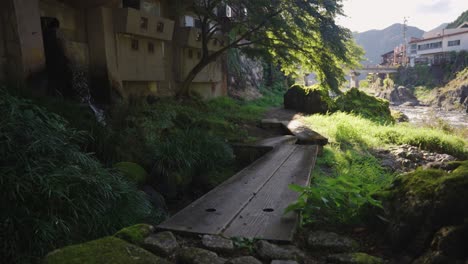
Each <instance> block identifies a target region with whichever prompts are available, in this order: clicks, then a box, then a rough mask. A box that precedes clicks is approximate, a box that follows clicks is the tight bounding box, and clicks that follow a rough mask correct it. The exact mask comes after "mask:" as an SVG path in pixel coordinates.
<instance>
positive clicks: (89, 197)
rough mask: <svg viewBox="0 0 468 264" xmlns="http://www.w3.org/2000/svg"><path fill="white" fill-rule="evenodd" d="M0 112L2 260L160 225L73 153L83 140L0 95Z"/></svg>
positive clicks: (120, 182) (132, 190)
mask: <svg viewBox="0 0 468 264" xmlns="http://www.w3.org/2000/svg"><path fill="white" fill-rule="evenodd" d="M0 111H1V112H2V113H3V117H2V119H1V121H0V156H1V157H2V159H1V160H0V182H1V184H0V188H1V190H0V193H1V200H2V201H7V202H4V203H2V207H1V218H0V219H1V223H0V225H1V227H2V228H1V231H0V232H1V237H2V243H1V246H0V253H1V255H2V256H3V257H4V259H3V260H5V258H6V260H8V259H11V262H15V261H20V262H28V261H31V260H32V259H34V257H38V256H41V255H42V254H44V253H46V252H47V251H49V250H50V249H52V248H56V247H59V246H63V245H66V244H69V243H73V242H79V241H82V240H89V239H93V238H96V237H99V236H103V235H107V234H112V233H114V232H115V231H116V230H118V229H120V228H122V227H124V226H128V225H132V224H135V223H138V222H140V221H151V222H153V221H154V222H156V221H158V219H160V218H158V215H157V214H156V212H154V211H153V209H152V207H151V204H150V203H149V201H147V200H146V197H145V195H144V193H142V192H140V191H138V190H137V189H136V187H135V186H134V185H133V184H132V183H130V182H128V181H127V179H125V177H123V176H121V175H120V174H118V173H115V172H114V171H112V170H108V169H105V168H104V167H103V166H102V165H101V164H100V163H99V162H98V161H97V160H96V159H95V158H94V157H93V156H91V155H90V154H87V153H84V152H82V151H81V150H80V147H79V144H80V143H82V142H84V141H85V139H86V134H85V133H83V132H80V131H77V130H75V129H72V128H71V127H70V126H69V125H68V124H67V122H66V121H65V120H64V119H62V118H61V117H59V116H57V115H55V114H52V113H50V112H47V111H46V110H44V109H43V108H40V107H37V106H35V105H34V104H32V103H31V102H29V101H26V100H21V99H18V98H16V97H13V96H11V95H9V94H8V93H6V92H5V91H4V90H0ZM7 262H8V261H7Z"/></svg>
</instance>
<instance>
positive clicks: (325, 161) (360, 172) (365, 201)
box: [290, 112, 468, 224]
mask: <svg viewBox="0 0 468 264" xmlns="http://www.w3.org/2000/svg"><path fill="white" fill-rule="evenodd" d="M303 121H304V122H305V124H306V125H308V126H309V127H311V128H312V129H313V130H315V131H317V132H319V133H320V134H322V135H324V136H325V137H328V139H329V141H330V144H329V145H328V146H326V147H325V149H324V155H323V156H321V157H318V159H317V164H316V166H315V169H314V171H313V174H312V177H313V179H312V185H311V186H310V187H307V188H300V187H298V186H296V187H295V190H297V191H300V192H301V193H302V195H301V197H300V198H299V199H298V201H297V202H296V203H295V204H293V205H291V207H290V208H291V209H299V210H301V211H302V216H303V223H305V224H308V223H316V222H325V223H327V224H330V223H332V224H354V223H359V222H361V221H363V218H365V217H366V215H365V214H363V213H362V212H363V209H364V208H366V206H367V205H369V204H371V205H373V206H380V202H379V201H377V200H375V199H374V198H373V196H372V195H373V194H374V193H376V192H379V191H380V190H383V189H385V188H386V187H388V186H389V185H390V184H391V182H392V181H393V179H394V177H395V173H394V172H392V171H390V170H388V169H386V168H384V167H382V165H381V164H380V161H379V160H378V159H377V158H376V157H374V155H373V154H372V153H373V151H372V150H373V149H377V148H384V149H385V148H389V147H390V146H394V145H401V144H409V145H413V146H416V147H419V148H421V149H425V150H428V151H433V152H439V153H447V154H451V155H454V156H457V157H458V158H459V159H466V158H467V156H468V149H467V146H468V142H467V141H466V140H465V139H463V138H461V137H459V136H457V135H455V134H452V133H451V132H450V131H444V130H441V129H437V128H419V127H414V126H412V125H410V124H389V125H380V124H378V123H375V122H372V121H369V120H367V119H364V118H362V117H359V116H356V115H353V114H347V113H341V112H338V113H334V114H331V115H312V116H306V117H303Z"/></svg>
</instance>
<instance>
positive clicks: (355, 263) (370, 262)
mask: <svg viewBox="0 0 468 264" xmlns="http://www.w3.org/2000/svg"><path fill="white" fill-rule="evenodd" d="M327 263H336V264H383V263H384V261H383V259H381V258H378V257H374V256H371V255H368V254H366V253H360V252H358V253H343V254H334V255H330V256H328V257H327Z"/></svg>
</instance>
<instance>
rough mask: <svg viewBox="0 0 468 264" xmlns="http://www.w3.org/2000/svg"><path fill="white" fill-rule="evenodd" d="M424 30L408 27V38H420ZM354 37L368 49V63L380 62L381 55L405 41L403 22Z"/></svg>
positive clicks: (357, 34) (356, 34) (355, 34)
mask: <svg viewBox="0 0 468 264" xmlns="http://www.w3.org/2000/svg"><path fill="white" fill-rule="evenodd" d="M423 34H424V31H423V30H421V29H419V28H417V27H411V26H409V27H408V32H407V38H408V40H409V39H411V37H416V38H420V37H422V35H423ZM354 38H355V39H356V42H357V44H359V45H361V46H362V47H363V48H364V50H365V51H366V55H365V57H366V58H367V61H365V62H364V64H365V65H367V64H372V65H375V64H379V63H380V60H381V57H380V55H382V54H384V53H386V52H388V51H391V50H393V48H395V47H396V46H398V45H400V44H402V43H403V42H404V41H403V24H400V23H396V24H393V25H391V26H389V27H387V28H385V29H382V30H375V29H373V30H369V31H365V32H362V33H354Z"/></svg>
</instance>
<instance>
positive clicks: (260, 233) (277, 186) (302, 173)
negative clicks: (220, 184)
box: [223, 146, 318, 241]
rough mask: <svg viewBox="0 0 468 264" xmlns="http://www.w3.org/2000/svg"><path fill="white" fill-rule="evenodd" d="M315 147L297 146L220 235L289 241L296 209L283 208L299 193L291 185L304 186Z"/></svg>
mask: <svg viewBox="0 0 468 264" xmlns="http://www.w3.org/2000/svg"><path fill="white" fill-rule="evenodd" d="M317 150H318V146H298V147H297V148H296V150H295V151H294V153H293V154H292V155H291V156H290V157H289V158H288V160H287V161H286V162H285V163H284V164H283V165H282V166H281V168H279V170H277V171H276V172H275V174H274V175H273V177H271V179H270V180H269V181H268V182H267V183H266V184H265V186H264V187H263V188H262V189H261V190H260V191H259V192H258V193H257V195H255V197H254V198H253V199H252V201H251V202H250V203H249V204H248V205H247V206H246V207H245V208H244V209H243V210H242V211H241V212H240V213H239V215H238V216H236V218H235V219H234V220H233V221H232V223H230V225H229V226H228V228H227V229H226V230H225V231H224V232H223V235H225V236H228V237H245V238H258V239H266V240H277V241H291V240H292V239H293V236H294V231H295V229H296V227H297V223H298V215H297V213H295V212H290V213H288V214H286V215H285V214H284V210H285V209H286V207H288V206H289V205H290V204H291V203H292V202H294V201H296V200H297V198H298V196H299V194H298V193H297V192H294V191H292V190H290V189H289V188H288V186H289V185H290V184H297V185H301V186H306V185H307V184H308V183H309V180H310V174H311V171H312V169H313V167H314V165H315V159H316V156H317Z"/></svg>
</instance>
